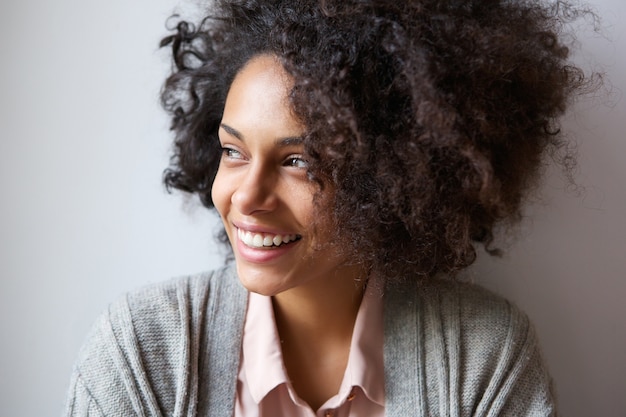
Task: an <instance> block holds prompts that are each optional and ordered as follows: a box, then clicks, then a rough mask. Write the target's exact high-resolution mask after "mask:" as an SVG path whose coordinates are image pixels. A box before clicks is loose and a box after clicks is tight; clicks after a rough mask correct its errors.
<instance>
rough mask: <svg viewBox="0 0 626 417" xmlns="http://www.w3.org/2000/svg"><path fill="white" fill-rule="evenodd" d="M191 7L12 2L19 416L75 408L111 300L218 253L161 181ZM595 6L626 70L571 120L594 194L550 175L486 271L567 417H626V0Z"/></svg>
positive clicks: (5, 75) (6, 141)
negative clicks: (178, 32)
mask: <svg viewBox="0 0 626 417" xmlns="http://www.w3.org/2000/svg"><path fill="white" fill-rule="evenodd" d="M186 1H187V2H188V4H187V7H191V6H189V2H190V1H191V0H186ZM177 3H179V2H178V1H177V0H134V1H122V0H109V1H101V0H98V1H96V0H59V1H54V2H53V1H44V0H3V1H2V3H0V60H1V62H2V65H1V66H0V106H1V107H0V190H1V192H2V197H1V198H2V200H1V203H0V415H2V416H17V417H21V416H38V415H41V416H43V415H51V416H54V415H59V414H60V412H61V410H62V407H63V403H64V397H65V390H66V387H67V383H68V377H69V373H70V370H71V364H72V361H73V358H74V357H75V355H76V352H77V350H78V348H79V345H80V344H81V341H82V339H83V337H84V335H85V333H86V331H87V329H88V327H89V325H90V324H91V323H92V321H93V320H94V318H95V317H96V315H97V314H98V312H100V311H101V310H102V309H103V308H104V307H105V306H106V304H107V302H109V301H111V300H112V299H114V298H116V297H117V296H118V295H119V294H121V293H122V292H123V291H125V290H128V289H132V288H134V287H137V286H139V285H143V284H145V283H148V282H153V281H157V280H163V279H166V278H168V277H170V276H175V275H180V274H185V273H189V272H195V271H200V270H204V269H208V268H211V267H213V266H215V265H217V264H218V263H219V256H218V255H217V254H216V253H217V249H216V247H215V244H214V243H213V240H212V235H213V229H214V228H215V226H214V224H215V223H214V219H213V218H211V217H210V216H209V215H207V214H206V213H205V212H204V211H202V210H200V209H197V210H194V209H193V208H192V207H191V206H192V205H189V204H187V205H185V203H184V202H183V200H182V199H181V198H180V197H179V196H178V195H174V196H169V195H167V194H166V193H165V192H164V191H163V188H162V186H161V185H160V176H161V171H162V169H163V167H164V166H165V165H166V163H167V158H168V149H169V143H170V135H169V133H168V131H167V125H168V121H167V119H166V117H165V115H164V114H163V112H162V111H161V110H160V108H159V106H158V103H157V97H158V90H159V88H160V83H161V82H162V79H163V76H164V74H165V72H166V70H167V68H168V65H169V63H168V62H167V56H166V53H165V52H164V51H158V48H157V44H158V41H159V39H160V37H161V36H162V35H163V34H164V33H165V30H164V21H165V19H166V17H167V16H168V15H169V14H170V13H171V12H172V11H174V10H175V8H176V6H177ZM595 4H597V7H598V10H599V12H600V13H601V14H602V15H603V16H604V19H605V21H604V25H605V27H606V30H605V32H606V34H607V35H608V36H609V37H610V38H611V40H610V41H607V40H606V39H603V38H600V37H597V36H587V35H586V36H587V37H588V38H585V39H583V48H584V50H585V51H586V54H587V55H592V56H593V57H594V59H596V60H597V61H598V62H599V63H600V64H601V65H603V66H604V67H605V69H606V71H607V73H608V75H609V77H610V78H611V82H612V85H613V91H612V93H613V94H614V95H613V97H611V98H610V100H613V105H612V106H611V107H609V106H607V105H606V103H607V101H610V100H609V99H606V97H604V98H602V97H601V98H598V99H596V100H594V101H591V102H586V103H585V104H581V105H579V106H578V107H577V112H576V115H575V117H574V116H573V117H571V118H570V119H569V121H568V124H567V127H568V128H570V129H571V130H573V131H574V134H575V137H576V139H577V140H578V141H579V143H580V145H579V150H580V177H579V182H580V183H581V184H583V185H584V186H586V187H587V193H586V194H585V195H584V196H582V197H577V196H574V195H572V194H568V193H567V192H565V191H564V190H563V186H562V182H561V181H560V180H559V178H558V174H557V173H551V178H550V179H549V180H548V181H547V183H546V186H545V187H544V193H543V196H544V203H542V204H536V205H534V206H533V207H532V208H531V209H530V213H531V214H532V216H533V218H534V220H533V221H528V222H526V223H525V225H524V226H523V228H522V232H521V236H520V239H519V241H518V243H517V244H515V245H514V246H512V247H511V249H510V250H509V252H508V255H507V257H505V258H504V259H502V260H492V259H482V260H481V261H480V262H479V264H478V265H477V267H476V268H474V269H473V270H472V272H471V275H472V276H473V277H474V278H475V279H476V280H477V281H479V282H483V283H485V284H486V285H487V286H489V287H491V288H494V289H496V290H497V291H499V292H501V293H503V294H505V295H507V296H508V297H510V298H511V299H513V300H515V301H516V302H517V303H518V304H519V305H520V306H522V307H523V308H524V309H525V310H526V311H527V312H528V313H529V315H530V316H531V318H532V319H533V320H534V322H535V323H536V326H537V328H538V331H539V335H540V338H541V340H542V344H543V347H544V351H545V356H546V357H547V359H548V362H549V366H550V369H551V371H552V373H553V375H554V377H555V379H556V383H557V387H558V391H559V396H560V402H561V406H562V411H563V415H567V416H569V417H583V416H585V417H586V416H605V417H612V416H613V417H625V416H626V395H624V390H625V389H626V359H624V353H626V329H625V326H626V325H625V320H624V317H626V303H624V302H622V298H623V297H626V280H625V279H624V275H625V272H626V221H624V219H623V217H624V216H625V215H626V185H625V184H624V182H625V181H626V167H625V166H624V164H621V163H620V162H621V159H623V158H624V156H625V155H626V141H624V140H623V138H622V136H623V133H624V130H625V128H626V124H625V123H624V120H625V119H626V101H625V100H624V99H622V98H621V93H622V90H624V89H626V63H625V61H624V59H625V58H624V51H626V32H625V30H624V26H623V23H622V21H623V20H624V19H626V7H625V4H624V2H623V1H622V0H596V2H595ZM581 59H582V58H581ZM583 60H584V59H583Z"/></svg>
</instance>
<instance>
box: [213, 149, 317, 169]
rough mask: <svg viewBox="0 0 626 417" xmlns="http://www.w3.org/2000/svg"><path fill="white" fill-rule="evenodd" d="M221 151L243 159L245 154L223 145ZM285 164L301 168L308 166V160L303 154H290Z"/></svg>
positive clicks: (225, 154) (226, 155) (226, 154)
mask: <svg viewBox="0 0 626 417" xmlns="http://www.w3.org/2000/svg"><path fill="white" fill-rule="evenodd" d="M221 151H222V155H223V156H224V157H226V158H231V159H243V155H242V154H241V152H239V151H238V150H236V149H233V148H228V147H224V146H223V147H222V148H221ZM284 165H285V166H289V167H295V168H301V169H305V168H308V163H307V161H306V160H305V159H304V158H302V156H301V155H290V156H289V157H288V158H286V159H285V162H284Z"/></svg>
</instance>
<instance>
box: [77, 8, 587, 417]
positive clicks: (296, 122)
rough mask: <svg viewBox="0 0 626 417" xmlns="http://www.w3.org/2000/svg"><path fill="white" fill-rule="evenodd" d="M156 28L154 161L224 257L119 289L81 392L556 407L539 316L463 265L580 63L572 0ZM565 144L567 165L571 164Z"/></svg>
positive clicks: (132, 410) (283, 402)
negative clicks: (465, 278)
mask: <svg viewBox="0 0 626 417" xmlns="http://www.w3.org/2000/svg"><path fill="white" fill-rule="evenodd" d="M210 10H211V13H210V15H209V16H207V17H206V18H204V19H203V20H202V23H201V24H200V25H199V26H197V27H196V26H194V25H192V24H190V23H187V22H180V23H178V25H177V27H176V30H175V33H174V34H172V35H171V36H168V37H167V38H165V39H164V40H163V41H162V46H167V45H171V46H172V51H173V56H174V61H175V64H176V66H175V69H174V72H173V74H172V75H171V76H170V77H169V78H168V80H167V81H166V84H165V87H164V90H163V104H164V106H165V108H166V109H167V110H168V111H169V112H170V113H171V115H172V117H173V124H172V128H173V130H174V131H175V133H176V142H175V151H174V155H173V157H172V161H171V162H172V163H171V166H170V168H169V169H168V170H167V171H166V173H165V183H166V184H167V185H168V186H169V187H171V188H177V189H180V190H183V191H186V192H192V193H197V194H198V195H199V196H200V198H201V200H202V202H203V203H204V205H205V206H206V207H208V208H210V209H215V210H216V211H217V212H218V213H219V214H220V216H221V220H222V222H223V226H224V231H225V236H226V238H227V241H228V242H229V244H230V247H231V249H232V252H233V255H234V265H231V264H230V263H229V264H228V265H226V266H225V267H224V268H222V269H220V270H217V271H213V272H210V273H207V274H203V275H200V276H195V277H188V278H182V279H178V280H175V281H172V282H169V283H164V284H160V285H156V286H152V287H149V288H147V289H145V290H143V291H139V292H136V293H132V294H129V295H128V296H127V297H126V298H124V299H123V300H121V301H120V302H118V303H115V304H113V305H112V306H111V308H110V309H109V311H108V312H107V313H106V314H105V315H103V317H102V318H101V319H100V321H99V322H98V323H97V324H96V326H95V327H94V330H93V332H92V334H91V336H90V338H89V341H88V343H87V344H86V345H85V347H84V349H83V351H82V353H81V357H80V358H79V360H78V363H77V366H76V370H75V373H74V378H73V383H72V390H71V395H70V400H69V403H68V412H67V414H68V415H74V416H78V415H107V416H127V415H138V416H139V415H141V416H146V415H150V416H161V415H174V416H183V415H185V416H196V415H202V416H204V415H209V416H214V415H224V416H237V417H241V416H277V415H285V416H287V415H288V416H309V417H312V416H320V417H321V416H326V417H329V416H335V415H336V416H352V417H362V416H374V417H382V416H383V415H387V416H407V415H418V416H427V415H442V416H444V415H445V416H447V415H451V416H470V415H471V416H496V415H497V416H550V415H554V413H555V405H554V400H553V398H552V392H551V384H550V378H549V376H548V374H547V372H546V370H545V367H544V365H543V362H542V359H541V356H540V354H539V348H538V343H537V340H536V338H535V335H534V331H533V328H532V326H531V325H530V324H529V323H528V320H527V318H526V316H525V315H524V314H523V313H521V312H520V311H518V310H517V309H516V308H515V307H514V306H512V305H511V304H510V303H508V302H507V301H506V300H503V299H501V298H499V297H497V296H495V295H493V294H491V293H489V292H487V291H485V290H483V289H481V288H479V287H477V286H474V285H470V284H464V283H461V282H459V281H458V280H455V279H454V278H455V273H456V272H458V271H460V270H462V269H463V268H465V267H467V266H469V265H470V264H472V262H473V261H474V259H475V256H476V255H475V254H476V247H477V245H483V246H485V247H486V248H487V249H488V250H489V251H490V252H492V253H496V252H497V251H496V250H495V249H493V248H492V243H493V239H494V230H495V229H496V227H498V226H500V225H503V224H507V223H510V222H513V221H515V220H517V219H518V218H519V216H520V207H521V203H522V201H523V198H524V196H525V195H526V193H527V192H528V191H529V190H530V189H531V188H532V186H533V184H534V182H535V180H536V179H537V176H538V173H539V171H540V168H541V166H542V161H543V159H544V157H545V155H547V154H551V155H552V156H555V157H556V159H558V157H559V155H560V156H561V157H562V158H564V159H563V160H564V161H569V160H570V157H571V155H569V154H568V153H567V151H566V149H567V148H566V147H563V146H562V145H563V143H562V139H561V138H560V136H559V134H558V131H559V129H558V117H559V116H560V115H561V114H562V113H563V112H564V110H565V107H566V105H567V104H568V101H569V99H570V98H571V97H572V96H573V94H574V93H575V92H577V91H579V90H580V89H582V88H583V87H585V86H586V79H585V77H584V75H583V74H582V72H581V71H580V70H579V69H577V68H576V67H574V66H572V65H571V64H570V63H569V62H568V61H567V57H568V50H567V48H566V47H565V46H564V45H563V44H562V43H561V41H560V35H561V32H560V31H561V30H562V29H563V27H564V24H565V23H567V22H568V20H571V19H574V18H576V16H577V15H578V14H579V13H582V12H579V11H578V10H575V9H574V8H572V7H571V6H569V5H568V4H567V3H565V2H559V3H558V4H555V5H552V4H545V3H543V2H542V1H499V0H475V1H460V2H456V1H449V2H441V1H439V0H411V1H404V2H398V1H385V0H372V1H363V0H358V1H356V0H355V1H352V0H342V1H336V2H334V1H317V0H284V1H269V0H252V1H238V0H222V1H216V2H215V3H212V4H211V5H210ZM565 168H566V169H567V168H568V167H567V166H566V167H565Z"/></svg>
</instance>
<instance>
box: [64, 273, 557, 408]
mask: <svg viewBox="0 0 626 417" xmlns="http://www.w3.org/2000/svg"><path fill="white" fill-rule="evenodd" d="M246 304H247V292H246V290H245V289H244V288H243V287H242V286H241V285H240V284H239V282H238V279H237V276H236V272H235V271H234V268H232V267H227V268H224V269H221V270H217V271H214V272H210V273H206V274H202V275H198V276H193V277H185V278H179V279H176V280H172V281H169V282H166V283H162V284H158V285H152V286H149V287H147V288H144V289H142V290H140V291H137V292H134V293H131V294H128V295H127V296H125V297H123V298H122V299H120V300H119V301H117V302H116V303H113V304H112V305H111V306H110V307H109V308H108V309H107V311H105V313H104V314H103V315H102V316H101V317H100V318H99V319H98V321H97V322H96V324H95V325H94V327H93V328H92V330H91V332H90V334H89V336H88V338H87V341H86V343H85V345H84V346H83V348H82V349H81V352H80V354H79V357H78V360H77V363H76V365H75V368H74V371H73V374H72V380H71V386H70V392H69V396H68V402H67V408H66V413H65V415H66V416H75V417H78V416H81V417H82V416H92V417H93V416H110V417H112V416H119V417H121V416H141V417H144V416H145V417H166V416H167V417H169V416H175V417H183V416H188V417H190V416H211V417H213V416H223V417H228V416H232V415H233V406H234V399H235V392H236V380H237V371H238V368H239V358H240V351H241V340H242V329H243V323H244V318H245V309H246ZM384 315H385V317H384V328H385V330H384V334H385V336H384V337H385V339H384V365H385V414H386V415H387V416H389V417H396V416H397V417H405V416H420V417H426V416H453V417H461V416H476V417H483V416H485V417H487V416H489V417H494V416H515V417H519V416H533V417H536V416H552V415H554V406H553V401H552V396H551V392H550V384H549V377H548V375H547V373H546V371H545V368H544V366H543V363H542V361H541V358H540V355H539V352H538V348H537V341H536V338H535V334H534V331H533V329H532V327H531V326H530V325H529V322H528V320H527V318H526V316H525V315H523V314H522V313H520V311H519V310H517V309H516V308H515V307H514V306H512V305H511V304H510V303H508V302H507V301H505V300H503V299H502V298H500V297H498V296H495V295H493V294H491V293H489V292H487V291H486V290H484V289H481V288H480V287H477V286H474V285H471V284H464V283H458V282H451V281H437V282H434V283H430V284H417V283H412V282H409V281H407V282H404V283H403V284H402V285H397V286H387V288H386V289H385V294H384Z"/></svg>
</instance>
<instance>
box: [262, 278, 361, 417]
mask: <svg viewBox="0 0 626 417" xmlns="http://www.w3.org/2000/svg"><path fill="white" fill-rule="evenodd" d="M341 272H342V273H337V274H334V275H333V276H331V277H328V278H326V279H317V280H315V282H313V283H311V284H310V285H305V286H300V287H297V288H293V289H290V290H288V291H285V292H283V293H280V294H277V295H275V296H274V297H273V305H274V315H275V317H276V327H277V328H278V334H279V336H280V338H281V342H282V352H283V360H284V363H285V368H286V369H287V373H288V375H289V377H290V379H291V381H292V384H293V387H294V389H295V390H296V392H297V393H298V395H299V396H300V398H302V399H303V400H304V401H306V402H307V403H308V404H309V405H310V406H311V408H312V409H313V410H317V409H318V408H319V407H320V406H321V405H322V404H323V403H324V402H325V401H326V400H327V399H328V398H330V397H332V396H333V395H335V394H337V392H338V391H339V386H340V385H341V380H342V378H343V374H344V372H345V369H346V366H347V362H348V355H349V352H350V342H351V340H352V331H353V329H354V322H355V320H356V316H357V313H358V310H359V306H360V304H361V299H362V298H363V289H364V280H361V281H357V280H356V277H363V276H364V275H361V271H360V270H359V269H358V268H349V269H347V270H345V271H341Z"/></svg>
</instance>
